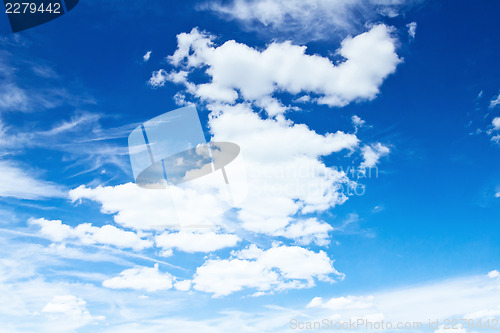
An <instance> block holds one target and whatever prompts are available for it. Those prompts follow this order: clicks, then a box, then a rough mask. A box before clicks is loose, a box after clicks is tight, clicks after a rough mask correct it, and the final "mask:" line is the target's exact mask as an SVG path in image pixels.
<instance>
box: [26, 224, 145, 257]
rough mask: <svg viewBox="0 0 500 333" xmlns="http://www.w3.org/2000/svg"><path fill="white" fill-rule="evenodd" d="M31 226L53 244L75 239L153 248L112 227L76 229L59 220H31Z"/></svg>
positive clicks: (87, 242) (140, 248) (138, 248)
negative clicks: (35, 227)
mask: <svg viewBox="0 0 500 333" xmlns="http://www.w3.org/2000/svg"><path fill="white" fill-rule="evenodd" d="M30 223H31V224H35V225H38V226H40V232H41V234H42V235H44V236H45V237H47V238H48V239H50V240H52V241H54V242H64V241H66V240H70V239H76V240H78V241H79V242H80V243H81V244H84V245H92V244H105V245H113V246H116V247H119V248H132V249H134V250H136V251H140V250H143V249H145V248H149V247H152V246H153V242H152V241H150V240H145V239H142V238H140V237H139V236H138V235H137V234H136V233H134V232H131V231H125V230H122V229H118V228H117V227H115V226H112V225H104V226H102V227H94V226H92V224H90V223H82V224H79V225H77V226H76V227H74V228H73V227H71V226H69V225H67V224H63V223H62V222H61V221H59V220H52V221H50V220H46V219H43V218H41V219H31V220H30Z"/></svg>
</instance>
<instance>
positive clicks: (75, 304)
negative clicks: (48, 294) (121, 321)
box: [42, 295, 105, 328]
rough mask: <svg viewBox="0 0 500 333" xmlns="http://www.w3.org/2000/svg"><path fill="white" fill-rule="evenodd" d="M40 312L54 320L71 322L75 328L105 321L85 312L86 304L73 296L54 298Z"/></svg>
mask: <svg viewBox="0 0 500 333" xmlns="http://www.w3.org/2000/svg"><path fill="white" fill-rule="evenodd" d="M42 312H43V313H45V314H46V315H48V316H49V317H50V318H51V319H54V320H58V321H63V322H66V321H71V322H72V324H73V325H74V327H75V328H76V327H81V326H85V325H88V324H90V323H93V322H95V321H98V320H104V319H105V317H103V316H92V315H91V314H90V312H89V311H88V310H87V302H85V301H84V300H83V299H81V298H79V297H76V296H73V295H63V296H54V298H53V299H52V300H51V301H50V302H49V303H47V305H45V306H44V308H43V309H42Z"/></svg>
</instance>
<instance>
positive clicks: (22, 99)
mask: <svg viewBox="0 0 500 333" xmlns="http://www.w3.org/2000/svg"><path fill="white" fill-rule="evenodd" d="M28 101H29V98H28V96H27V95H26V92H25V91H24V90H23V89H21V88H19V87H18V86H17V85H15V84H13V83H6V84H0V110H5V111H18V110H21V111H24V110H26V109H27V108H28Z"/></svg>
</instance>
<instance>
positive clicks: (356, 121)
mask: <svg viewBox="0 0 500 333" xmlns="http://www.w3.org/2000/svg"><path fill="white" fill-rule="evenodd" d="M351 121H352V123H353V124H354V126H355V127H362V126H364V125H365V124H366V121H364V120H363V119H361V118H360V117H358V116H356V115H354V116H352V117H351Z"/></svg>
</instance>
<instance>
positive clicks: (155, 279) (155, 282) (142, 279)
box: [102, 264, 183, 292]
mask: <svg viewBox="0 0 500 333" xmlns="http://www.w3.org/2000/svg"><path fill="white" fill-rule="evenodd" d="M174 281H175V277H174V276H172V275H171V274H170V273H168V272H165V273H162V272H161V271H160V270H159V267H158V264H155V265H154V267H152V268H150V267H135V268H130V269H126V270H124V271H123V272H121V273H120V275H118V276H116V277H113V278H111V279H108V280H105V281H104V282H103V283H102V285H103V287H106V288H111V289H134V290H144V291H148V292H153V291H160V290H168V289H171V288H172V287H173V286H174ZM180 286H181V288H182V287H183V286H182V285H180Z"/></svg>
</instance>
